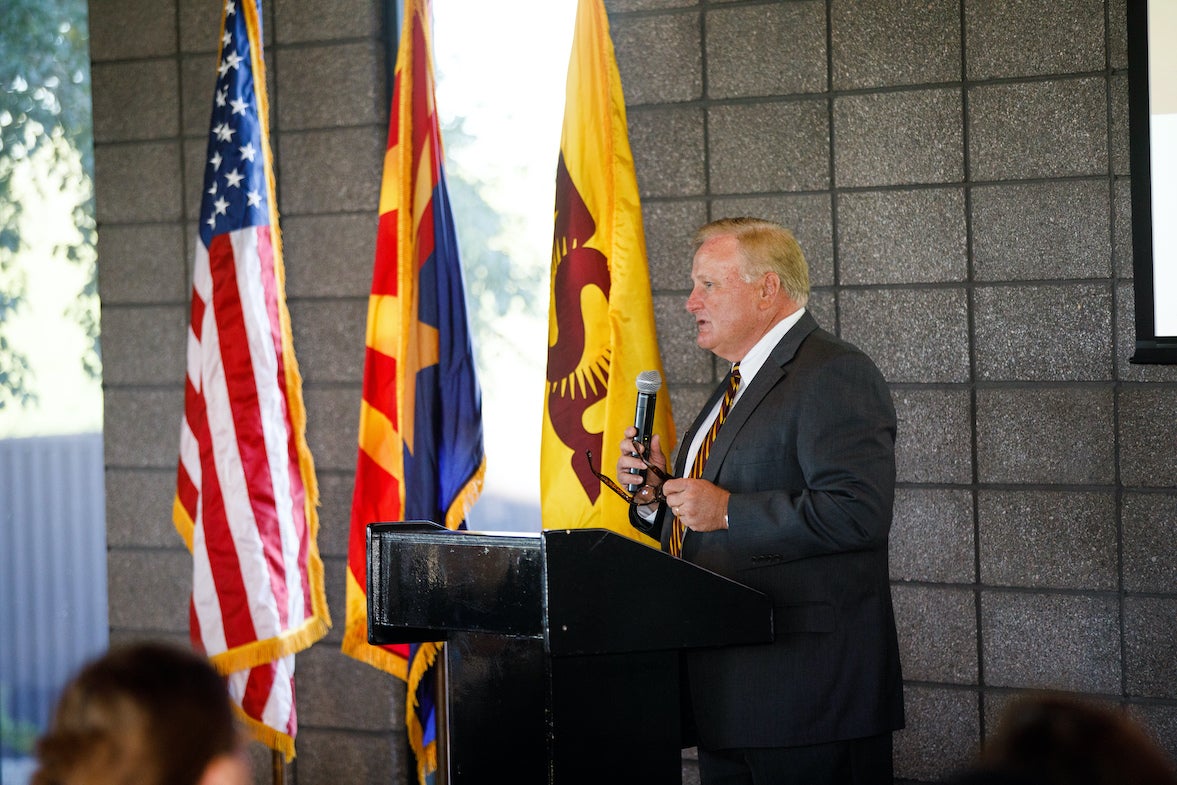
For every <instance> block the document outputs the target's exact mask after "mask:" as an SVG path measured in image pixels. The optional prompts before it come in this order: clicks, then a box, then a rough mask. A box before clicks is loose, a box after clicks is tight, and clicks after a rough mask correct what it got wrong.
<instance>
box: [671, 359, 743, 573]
mask: <svg viewBox="0 0 1177 785" xmlns="http://www.w3.org/2000/svg"><path fill="white" fill-rule="evenodd" d="M739 389H740V364H739V363H736V364H735V365H733V366H732V372H731V373H729V374H728V376H727V389H726V390H724V391H723V403H721V404H720V405H719V414H718V415H716V417H715V421H714V422H712V423H711V427H710V428H708V429H707V435H706V436H704V437H703V441H702V442H700V443H699V452H697V453H695V460H694V461H693V462H692V463H691V473H690V474H688V475H687V476H688V477H690V478H692V479H696V480H697V479H698V478H700V477H702V476H703V467H704V466H706V465H707V456H709V455H710V454H711V445H712V443H713V442H714V441H715V436H716V434H718V433H719V427H720V426H721V425H723V421H724V420H726V419H727V414H728V412H730V411H731V410H732V403H733V402H734V401H735V400H736V392H737V391H738V390H739ZM686 534H687V529H686V527H685V526H683V524H682V521H680V520H679V519H678V516H677V515H676V516H674V523H673V524H672V527H671V530H670V553H671V555H672V556H682V542H683V538H684V537H685V536H686Z"/></svg>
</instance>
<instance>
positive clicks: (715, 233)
mask: <svg viewBox="0 0 1177 785" xmlns="http://www.w3.org/2000/svg"><path fill="white" fill-rule="evenodd" d="M725 236H731V237H734V238H735V239H736V242H737V243H739V246H740V253H741V255H742V257H743V273H742V275H741V277H742V278H743V279H744V281H746V282H749V283H750V282H751V281H752V279H754V278H756V277H757V276H760V275H763V274H764V273H769V272H771V273H775V274H776V276H777V278H779V279H780V281H781V288H783V289H784V290H785V293H786V294H787V295H789V297H790V299H792V300H793V301H794V302H795V303H797V304H798V305H805V304H806V303H807V302H809V265H807V264H806V263H805V254H803V253H802V252H801V246H800V245H798V244H797V238H795V237H794V236H793V233H792V232H790V231H789V230H788V229H786V228H785V227H783V226H781V225H780V224H775V223H773V222H772V221H766V220H764V219H762V218H750V217H740V218H720V219H719V220H717V221H712V222H711V223H709V224H705V225H703V226H701V227H699V229H698V230H697V231H696V232H695V238H694V248H693V250H695V251H698V250H699V247H700V246H701V245H703V243H705V242H707V241H708V240H710V239H711V238H713V237H725Z"/></svg>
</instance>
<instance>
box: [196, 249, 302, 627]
mask: <svg viewBox="0 0 1177 785" xmlns="http://www.w3.org/2000/svg"><path fill="white" fill-rule="evenodd" d="M208 256H209V270H210V273H211V276H212V290H213V303H212V308H213V317H214V319H215V320H216V325H217V328H216V329H217V335H218V338H219V348H220V358H221V365H222V367H223V368H224V378H225V387H226V392H227V394H228V403H229V408H230V411H231V417H232V422H233V426H234V430H235V432H236V450H237V453H238V455H239V456H240V461H241V469H242V471H243V472H244V481H245V489H246V494H247V496H248V501H249V505H250V508H251V512H252V515H253V520H254V524H255V526H256V527H257V531H258V535H259V537H260V538H261V545H262V548H263V552H264V554H265V560H266V563H267V567H268V569H269V572H270V576H269V583H270V586H271V587H276V588H277V589H278V590H277V591H275V594H274V596H275V599H276V600H277V606H278V608H279V609H280V611H279V612H280V613H281V615H282V616H285V611H286V604H285V602H286V588H285V577H284V570H283V568H282V554H281V533H280V531H279V525H278V515H277V510H276V508H275V505H276V504H277V500H276V499H275V494H274V487H273V483H272V481H271V479H270V463H269V456H268V455H267V454H266V450H265V441H264V439H263V438H262V433H263V431H262V428H263V424H262V415H261V410H260V407H259V401H258V391H257V386H256V383H255V381H254V367H253V358H252V356H251V354H250V347H249V340H248V336H247V334H246V328H245V315H244V311H243V305H242V302H241V292H240V290H239V289H238V286H237V260H236V258H235V256H234V251H233V246H232V244H231V243H230V235H219V236H216V237H214V238H213V240H212V243H211V245H210V246H209V249H208ZM207 394H208V393H207V391H206V395H207ZM210 458H211V455H210ZM209 468H212V467H209ZM209 473H210V474H213V473H215V469H214V470H213V471H211V472H209ZM219 479H220V478H219V477H218V478H217V480H218V483H219ZM210 480H211V478H210ZM218 495H220V489H219V488H218ZM224 505H225V500H224V499H223V498H221V499H220V506H221V510H222V514H221V520H222V522H223V528H221V527H220V526H218V531H217V532H216V535H219V536H218V537H217V540H216V542H217V545H218V546H220V547H218V548H217V551H216V552H215V556H216V557H219V558H215V557H214V551H213V549H212V543H213V542H214V532H213V531H211V530H208V526H207V523H208V522H206V532H207V534H206V537H207V539H208V541H209V543H210V546H209V562H210V564H211V567H212V574H213V582H214V584H215V585H216V587H217V592H218V594H226V593H227V594H228V595H229V596H228V597H225V599H224V600H222V607H224V606H225V604H226V602H225V601H226V600H228V601H229V602H230V603H231V604H233V605H234V606H235V607H236V608H238V609H239V610H237V611H236V612H235V613H234V618H233V619H229V618H226V619H225V627H226V631H225V639H226V642H228V643H229V645H230V646H234V645H240V643H248V642H249V641H251V640H256V638H257V635H256V629H255V626H254V624H253V622H252V620H250V622H249V625H248V627H247V628H245V627H244V626H243V629H245V630H246V631H247V633H248V636H249V637H248V638H245V639H243V640H241V641H240V642H238V643H235V642H234V641H235V640H236V635H235V634H233V633H234V632H235V629H234V628H235V627H236V625H237V624H242V625H244V619H243V618H242V617H243V616H244V617H248V615H249V614H248V610H249V603H248V601H244V600H243V598H244V595H242V596H235V594H234V592H235V591H236V589H237V585H240V587H241V590H242V591H244V590H245V586H244V583H243V582H242V581H243V578H242V575H241V570H242V565H241V563H240V560H239V557H238V553H237V550H236V548H234V547H233V545H234V543H233V534H232V531H231V530H230V528H229V524H228V518H227V516H228V512H227V511H226V510H225V506H224ZM224 546H228V547H224ZM275 570H278V571H280V572H279V575H278V576H277V577H276V576H275ZM230 575H232V576H233V577H232V578H231V579H230V577H229V576H230ZM230 580H232V584H229V583H228V581H230ZM223 581H224V582H225V583H224V584H223ZM223 585H224V586H228V585H232V586H233V588H232V589H228V590H226V589H223V588H222V586H223Z"/></svg>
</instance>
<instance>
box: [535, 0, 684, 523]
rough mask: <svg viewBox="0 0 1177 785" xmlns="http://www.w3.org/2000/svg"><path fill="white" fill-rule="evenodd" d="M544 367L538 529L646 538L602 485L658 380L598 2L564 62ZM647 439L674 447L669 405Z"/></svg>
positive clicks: (610, 57) (615, 85)
mask: <svg viewBox="0 0 1177 785" xmlns="http://www.w3.org/2000/svg"><path fill="white" fill-rule="evenodd" d="M551 286H552V289H551V305H550V307H549V316H548V369H547V391H546V397H545V405H544V414H543V417H544V422H543V438H542V443H541V456H540V497H541V498H540V502H541V508H542V512H543V525H544V528H547V529H553V528H558V529H564V528H607V529H612V530H614V531H616V532H619V533H621V534H624V535H626V536H629V537H633V538H634V539H645V540H646V541H647V542H649V543H653V540H649V539H648V538H645V537H644V536H643V535H641V534H639V533H638V532H637V530H635V529H634V528H633V527H632V526H630V524H629V519H628V510H627V507H626V504H625V502H624V501H623V500H622V499H621V498H619V497H617V496H616V495H614V494H613V493H611V492H609V491H608V490H607V489H604V488H602V486H601V483H600V480H599V479H598V478H597V477H595V476H594V475H593V472H592V470H591V469H590V467H589V463H588V459H587V458H586V456H585V451H586V450H589V451H591V452H592V454H593V460H594V463H596V466H597V469H598V470H599V471H600V472H601V473H602V474H607V475H611V474H612V473H613V472H614V470H615V467H616V465H617V458H618V444H619V443H620V441H621V439H622V434H623V432H624V431H625V429H626V427H628V426H630V425H633V418H634V403H635V399H636V397H637V387H636V384H637V376H638V374H639V373H641V372H642V371H648V370H657V371H658V372H659V373H661V372H662V360H661V358H660V356H659V353H658V337H657V334H656V332H655V327H654V309H653V304H652V302H651V298H650V276H649V270H648V268H647V265H646V239H645V234H644V232H643V230H642V211H641V204H640V202H639V199H638V186H637V179H636V177H635V176H634V171H633V155H632V154H631V152H630V147H629V137H628V130H627V127H626V121H625V99H624V96H623V95H622V92H621V75H620V74H619V73H618V71H617V62H616V60H615V58H614V54H613V42H612V40H611V39H610V37H609V20H608V17H607V16H606V15H605V7H604V5H603V4H602V2H601V0H580V2H579V5H578V7H577V11H576V32H575V34H574V36H573V41H572V55H571V57H570V58H569V62H568V85H567V95H566V98H565V104H564V128H563V133H562V134H561V137H560V160H559V165H558V168H557V170H556V223H555V231H554V233H553V238H552V283H551ZM657 404H658V405H657V407H656V409H655V420H654V422H655V430H654V432H655V433H657V434H659V435H660V436H661V439H662V447H663V449H664V450H665V451H666V452H667V453H668V454H669V452H670V450H671V448H672V447H673V446H674V439H675V436H674V424H673V420H672V419H671V413H670V398H669V396H667V395H665V394H662V395H660V396H658V402H657Z"/></svg>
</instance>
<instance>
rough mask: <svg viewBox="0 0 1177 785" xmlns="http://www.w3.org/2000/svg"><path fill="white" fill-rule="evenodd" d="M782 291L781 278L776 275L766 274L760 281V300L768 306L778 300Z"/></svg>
mask: <svg viewBox="0 0 1177 785" xmlns="http://www.w3.org/2000/svg"><path fill="white" fill-rule="evenodd" d="M780 291H781V277H780V276H779V275H777V274H776V273H772V272H769V273H765V274H764V277H763V278H761V279H760V299H761V300H762V301H763V302H764V303H765V304H766V305H767V304H770V303H772V302H773V301H774V300H776V297H777V295H778V294H780Z"/></svg>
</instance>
